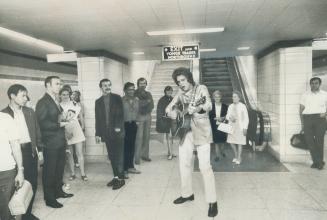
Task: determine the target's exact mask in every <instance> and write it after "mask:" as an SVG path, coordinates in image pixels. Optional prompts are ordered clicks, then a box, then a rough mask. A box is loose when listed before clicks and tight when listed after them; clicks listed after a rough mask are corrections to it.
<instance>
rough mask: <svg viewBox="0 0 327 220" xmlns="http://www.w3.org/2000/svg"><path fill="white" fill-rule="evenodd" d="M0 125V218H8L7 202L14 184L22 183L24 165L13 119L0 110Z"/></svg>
mask: <svg viewBox="0 0 327 220" xmlns="http://www.w3.org/2000/svg"><path fill="white" fill-rule="evenodd" d="M0 125H1V126H0V219H1V220H9V219H11V218H12V217H11V215H10V211H9V208H8V203H9V201H10V198H11V196H12V195H13V193H14V190H15V185H16V186H17V187H21V186H22V185H23V181H24V167H23V160H22V152H21V150H20V144H19V135H18V133H17V132H16V131H17V127H16V125H15V122H14V120H13V119H12V118H11V117H10V116H9V115H7V114H5V113H2V112H0ZM16 167H17V170H16Z"/></svg>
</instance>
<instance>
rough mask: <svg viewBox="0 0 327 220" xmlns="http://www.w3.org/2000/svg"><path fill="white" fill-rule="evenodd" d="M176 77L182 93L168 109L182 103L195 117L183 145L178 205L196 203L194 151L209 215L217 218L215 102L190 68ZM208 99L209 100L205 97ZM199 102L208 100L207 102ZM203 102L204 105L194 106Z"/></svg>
mask: <svg viewBox="0 0 327 220" xmlns="http://www.w3.org/2000/svg"><path fill="white" fill-rule="evenodd" d="M172 78H173V79H174V81H175V83H176V84H177V85H178V86H179V91H178V93H177V94H176V96H175V97H174V99H173V100H172V101H171V102H170V104H169V105H168V106H167V108H166V113H167V114H169V113H170V112H171V111H172V109H173V106H175V105H177V104H178V103H181V104H182V105H184V106H185V104H186V105H187V106H188V108H187V112H188V114H189V115H191V120H190V129H189V130H188V131H187V132H186V134H185V137H182V138H183V140H182V141H181V142H180V145H179V168H180V175H181V197H179V198H177V199H176V200H174V204H181V203H184V202H186V201H192V200H194V194H193V190H192V175H191V173H192V169H193V167H192V156H193V150H194V148H195V149H196V151H197V155H198V158H199V168H200V171H201V174H202V177H203V182H204V188H205V198H206V201H207V202H208V203H209V210H208V216H209V217H215V216H216V215H217V213H218V207H217V198H216V189H215V178H214V174H213V171H212V167H211V164H210V143H211V142H212V131H211V126H210V121H209V116H208V113H209V111H210V110H211V108H212V106H211V101H210V96H209V92H208V89H207V87H206V86H204V85H196V84H195V82H194V80H193V76H192V73H191V72H190V70H189V69H187V68H183V67H181V68H177V69H176V70H174V72H173V74H172ZM203 97H206V98H203ZM199 100H204V101H203V103H202V102H199ZM194 103H202V104H199V105H197V104H194Z"/></svg>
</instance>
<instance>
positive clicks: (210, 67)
mask: <svg viewBox="0 0 327 220" xmlns="http://www.w3.org/2000/svg"><path fill="white" fill-rule="evenodd" d="M200 68H201V69H200V72H201V84H204V85H206V86H207V87H208V90H209V93H210V95H212V92H213V91H215V90H217V89H218V90H220V91H221V92H222V95H223V97H222V102H223V103H226V104H230V103H232V93H233V86H232V80H231V76H230V73H229V70H228V66H227V60H226V58H214V59H201V60H200Z"/></svg>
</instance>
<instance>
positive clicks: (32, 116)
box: [2, 106, 43, 155]
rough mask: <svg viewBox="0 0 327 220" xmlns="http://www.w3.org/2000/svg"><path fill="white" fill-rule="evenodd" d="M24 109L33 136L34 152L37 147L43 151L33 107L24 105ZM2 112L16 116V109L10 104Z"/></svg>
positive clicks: (29, 131) (31, 136)
mask: <svg viewBox="0 0 327 220" xmlns="http://www.w3.org/2000/svg"><path fill="white" fill-rule="evenodd" d="M22 111H23V114H24V117H25V121H26V125H27V128H28V133H29V135H30V138H31V143H32V148H33V149H32V150H33V154H34V155H36V149H38V150H39V151H41V150H42V147H43V143H42V139H41V132H40V128H39V123H38V122H37V119H36V115H35V112H34V110H33V109H31V108H28V107H25V106H23V107H22ZM2 112H4V113H7V114H9V115H10V116H11V117H12V118H14V111H13V110H12V109H11V108H10V107H9V106H7V107H6V108H4V109H3V110H2Z"/></svg>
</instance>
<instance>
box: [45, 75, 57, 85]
mask: <svg viewBox="0 0 327 220" xmlns="http://www.w3.org/2000/svg"><path fill="white" fill-rule="evenodd" d="M53 79H60V78H59V77H58V76H48V77H47V78H45V80H44V86H45V88H47V84H48V83H50V85H51V84H52V80H53Z"/></svg>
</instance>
